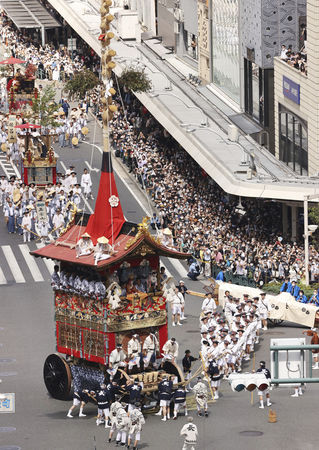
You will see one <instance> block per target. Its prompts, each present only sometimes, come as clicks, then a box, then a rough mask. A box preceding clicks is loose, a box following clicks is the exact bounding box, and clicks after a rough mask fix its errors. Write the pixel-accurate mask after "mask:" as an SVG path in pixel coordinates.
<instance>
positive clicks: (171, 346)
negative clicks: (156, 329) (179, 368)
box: [163, 337, 179, 362]
mask: <svg viewBox="0 0 319 450" xmlns="http://www.w3.org/2000/svg"><path fill="white" fill-rule="evenodd" d="M178 347H179V345H178V343H177V342H176V339H175V338H174V337H172V338H171V339H169V340H168V341H166V342H165V344H164V345H163V356H164V361H172V362H175V361H176V359H177V357H178Z"/></svg>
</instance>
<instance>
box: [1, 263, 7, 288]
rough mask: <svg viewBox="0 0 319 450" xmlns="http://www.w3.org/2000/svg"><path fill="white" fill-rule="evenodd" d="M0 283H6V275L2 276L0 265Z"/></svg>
mask: <svg viewBox="0 0 319 450" xmlns="http://www.w3.org/2000/svg"><path fill="white" fill-rule="evenodd" d="M0 284H7V280H6V277H5V276H4V273H3V272H2V269H1V267H0Z"/></svg>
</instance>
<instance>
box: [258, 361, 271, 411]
mask: <svg viewBox="0 0 319 450" xmlns="http://www.w3.org/2000/svg"><path fill="white" fill-rule="evenodd" d="M259 365H260V367H259V369H257V370H256V373H262V374H264V375H265V377H266V378H267V379H268V380H271V375H270V371H269V370H268V369H266V363H265V361H260V363H259ZM264 394H266V404H267V406H271V402H270V393H269V388H268V389H266V390H264V391H258V395H259V402H260V405H259V408H260V409H264Z"/></svg>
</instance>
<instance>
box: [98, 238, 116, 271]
mask: <svg viewBox="0 0 319 450" xmlns="http://www.w3.org/2000/svg"><path fill="white" fill-rule="evenodd" d="M112 254H113V250H112V247H111V246H110V244H109V240H108V239H107V238H106V237H105V236H101V237H99V238H98V239H97V244H96V246H95V248H94V264H95V265H96V266H97V263H98V262H99V261H103V260H104V259H108V258H110V257H111V255H112Z"/></svg>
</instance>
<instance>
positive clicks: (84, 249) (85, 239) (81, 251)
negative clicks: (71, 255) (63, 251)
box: [75, 233, 94, 258]
mask: <svg viewBox="0 0 319 450" xmlns="http://www.w3.org/2000/svg"><path fill="white" fill-rule="evenodd" d="M93 250H94V246H93V242H92V240H91V236H90V235H89V233H84V234H82V236H81V239H80V240H79V241H78V242H77V244H76V246H75V251H76V257H77V258H79V257H80V256H87V255H90V254H91V253H92V252H93Z"/></svg>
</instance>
